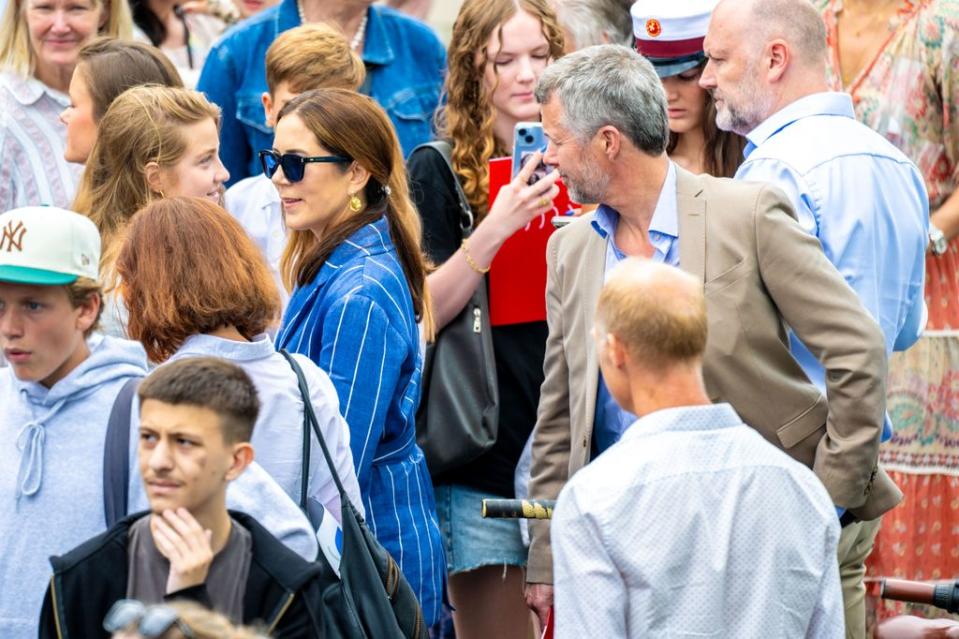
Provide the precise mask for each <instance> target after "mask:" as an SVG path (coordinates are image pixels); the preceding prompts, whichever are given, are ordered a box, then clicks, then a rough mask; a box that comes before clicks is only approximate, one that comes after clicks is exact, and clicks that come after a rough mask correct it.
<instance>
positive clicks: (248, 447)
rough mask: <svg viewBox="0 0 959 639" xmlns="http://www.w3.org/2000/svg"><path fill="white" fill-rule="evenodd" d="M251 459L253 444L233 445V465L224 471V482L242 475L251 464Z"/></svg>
mask: <svg viewBox="0 0 959 639" xmlns="http://www.w3.org/2000/svg"><path fill="white" fill-rule="evenodd" d="M253 457H254V454H253V444H251V443H250V442H240V443H238V444H233V463H232V464H231V465H230V468H229V469H227V471H226V480H227V481H233V480H234V479H236V478H237V477H239V476H240V475H242V474H243V471H244V470H246V468H247V466H249V465H250V464H252V463H253Z"/></svg>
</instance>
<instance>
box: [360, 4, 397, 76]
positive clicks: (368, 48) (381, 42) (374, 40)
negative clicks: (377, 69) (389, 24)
mask: <svg viewBox="0 0 959 639" xmlns="http://www.w3.org/2000/svg"><path fill="white" fill-rule="evenodd" d="M366 15H367V22H366V33H365V34H364V36H363V62H368V63H370V64H380V65H385V64H389V63H390V62H392V61H393V59H394V58H395V57H396V54H395V53H394V52H393V47H392V46H391V45H390V36H389V33H388V32H387V30H386V25H385V24H384V22H383V7H378V6H376V5H371V6H370V8H369V11H368V12H367V14H366Z"/></svg>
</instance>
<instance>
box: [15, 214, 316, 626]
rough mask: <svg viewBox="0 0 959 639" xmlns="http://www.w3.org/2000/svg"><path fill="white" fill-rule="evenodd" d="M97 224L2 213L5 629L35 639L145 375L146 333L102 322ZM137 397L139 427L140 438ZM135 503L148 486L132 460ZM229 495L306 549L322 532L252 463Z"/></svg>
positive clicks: (71, 217) (99, 498)
mask: <svg viewBox="0 0 959 639" xmlns="http://www.w3.org/2000/svg"><path fill="white" fill-rule="evenodd" d="M99 263H100V233H99V231H98V230H97V228H96V226H95V225H94V224H93V222H91V221H90V220H89V219H87V218H86V217H84V216H82V215H78V214H77V213H73V212H71V211H66V210H63V209H58V208H51V207H24V208H19V209H14V210H12V211H7V212H6V213H2V214H0V352H2V353H3V356H4V357H5V358H6V359H7V360H8V362H9V366H8V367H6V368H0V593H3V594H2V596H0V637H3V639H21V638H22V639H27V638H30V639H33V638H35V637H36V636H37V619H38V617H39V616H40V609H41V605H42V603H43V596H44V591H45V590H46V589H47V587H48V586H49V583H50V567H49V564H48V563H47V558H48V557H50V556H51V555H58V554H62V553H64V552H66V551H68V550H70V549H71V548H73V547H74V546H76V545H77V544H79V543H80V542H82V541H84V540H85V539H89V538H91V537H93V536H95V535H97V534H99V533H101V532H103V531H104V530H105V529H106V524H107V519H106V513H105V512H104V480H103V475H104V467H103V466H104V464H103V460H104V443H105V439H106V432H107V426H108V422H109V417H110V413H111V409H112V408H113V405H114V403H116V402H117V397H118V395H119V394H120V392H121V389H123V387H124V386H125V385H126V383H127V381H128V380H130V379H131V378H139V377H143V376H144V375H146V373H147V362H146V354H145V352H144V350H143V347H142V346H140V344H139V343H137V342H133V341H129V340H124V339H118V338H114V337H108V336H104V335H103V334H101V333H98V332H96V329H97V324H98V321H99V317H100V313H101V309H102V306H103V303H102V291H101V287H100V284H99V282H98V281H97V277H98V268H99ZM135 408H136V402H135V401H133V400H132V399H131V407H130V414H131V424H130V431H131V437H133V438H136V437H137V430H138V422H139V419H138V415H137V411H136V410H135ZM130 475H131V478H132V481H131V484H130V495H129V498H130V503H132V504H137V503H139V502H140V501H142V499H141V495H142V492H143V488H142V484H141V483H140V480H139V477H138V475H137V473H136V470H135V467H134V468H133V470H132V472H131V473H130ZM227 499H228V505H229V506H230V507H231V508H234V509H236V510H238V511H242V512H245V513H247V514H248V515H250V516H252V517H255V518H256V519H257V520H258V521H259V522H260V523H261V524H263V525H264V526H265V527H266V528H267V529H268V530H269V531H270V533H272V534H273V535H274V536H275V537H277V538H278V539H280V540H281V541H282V542H283V543H284V544H285V545H287V546H288V547H290V548H291V549H293V550H295V551H296V552H297V553H298V554H299V555H300V556H302V557H305V558H308V559H312V558H314V557H316V554H317V542H316V538H315V537H314V536H313V531H312V529H311V528H310V526H309V522H308V521H307V520H306V518H305V517H304V516H303V515H302V513H300V512H299V509H298V508H297V505H296V504H295V503H293V502H292V501H291V500H290V499H289V498H288V497H287V496H286V494H285V493H284V492H283V489H282V488H280V487H279V485H277V484H276V482H274V481H273V480H272V479H271V478H270V477H269V475H267V473H266V472H265V471H264V470H263V469H262V468H260V467H259V466H257V465H256V464H253V466H251V467H250V468H249V469H248V470H247V472H245V473H243V475H242V476H241V477H240V478H239V479H238V480H237V481H236V482H234V484H233V485H232V487H231V490H230V491H229V493H228V496H227Z"/></svg>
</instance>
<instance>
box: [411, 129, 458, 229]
mask: <svg viewBox="0 0 959 639" xmlns="http://www.w3.org/2000/svg"><path fill="white" fill-rule="evenodd" d="M424 147H429V148H431V149H433V150H434V151H436V152H437V153H439V154H440V157H442V158H443V163H444V164H446V169H447V170H448V171H449V177H450V179H451V180H453V188H454V189H455V190H456V199H457V200H458V201H459V208H460V231H461V232H462V234H463V238H464V239H465V238H467V237H469V236H470V233H472V232H473V209H471V208H470V202H469V200H468V199H467V197H466V193H464V192H463V187H462V185H460V180H459V178H458V177H456V171H454V170H453V147H451V146H450V143H449V142H447V141H446V140H433V141H432V142H426V143H425V144H421V145H419V146H418V147H416V149H414V150H413V153H415V152H416V151H417V149H421V148H424ZM410 155H412V153H411V154H410Z"/></svg>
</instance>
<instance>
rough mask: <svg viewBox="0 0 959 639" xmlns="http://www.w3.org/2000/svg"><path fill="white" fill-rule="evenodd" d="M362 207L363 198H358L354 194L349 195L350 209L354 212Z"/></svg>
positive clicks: (357, 211)
mask: <svg viewBox="0 0 959 639" xmlns="http://www.w3.org/2000/svg"><path fill="white" fill-rule="evenodd" d="M362 208H363V200H361V199H360V198H358V197H357V196H356V194H355V193H354V194H353V195H351V196H350V210H351V211H353V212H354V213H359V212H360V209H362Z"/></svg>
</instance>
